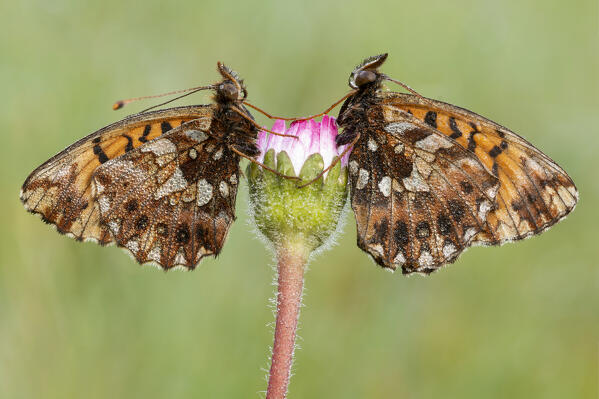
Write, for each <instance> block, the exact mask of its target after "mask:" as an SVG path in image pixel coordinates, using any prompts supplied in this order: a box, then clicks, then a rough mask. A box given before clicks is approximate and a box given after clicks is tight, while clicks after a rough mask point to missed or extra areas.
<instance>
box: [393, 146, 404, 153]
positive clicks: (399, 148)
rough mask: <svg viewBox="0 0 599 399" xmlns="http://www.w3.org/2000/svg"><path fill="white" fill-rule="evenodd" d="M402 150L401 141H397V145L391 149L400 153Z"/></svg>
mask: <svg viewBox="0 0 599 399" xmlns="http://www.w3.org/2000/svg"><path fill="white" fill-rule="evenodd" d="M403 150H404V146H403V144H402V143H399V144H398V145H396V146H395V148H394V149H393V151H395V153H396V154H401V153H402V152H403Z"/></svg>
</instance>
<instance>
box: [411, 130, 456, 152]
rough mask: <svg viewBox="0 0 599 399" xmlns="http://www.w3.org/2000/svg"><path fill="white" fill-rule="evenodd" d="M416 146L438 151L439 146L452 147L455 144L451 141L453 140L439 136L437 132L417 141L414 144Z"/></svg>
mask: <svg viewBox="0 0 599 399" xmlns="http://www.w3.org/2000/svg"><path fill="white" fill-rule="evenodd" d="M414 146H415V147H417V148H421V149H423V150H425V151H429V152H437V151H438V150H439V148H450V147H452V146H453V144H452V143H451V141H449V140H447V139H445V138H443V137H441V136H438V135H436V134H430V135H428V136H426V137H425V138H423V139H422V140H420V141H417V142H416V143H415V144H414Z"/></svg>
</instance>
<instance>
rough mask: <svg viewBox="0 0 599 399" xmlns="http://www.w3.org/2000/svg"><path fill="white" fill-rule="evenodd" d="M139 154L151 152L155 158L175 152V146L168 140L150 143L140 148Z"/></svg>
mask: <svg viewBox="0 0 599 399" xmlns="http://www.w3.org/2000/svg"><path fill="white" fill-rule="evenodd" d="M140 150H141V152H153V153H154V155H156V156H158V157H159V156H161V155H165V154H170V153H173V152H177V146H176V145H174V144H173V143H172V142H171V141H170V140H168V139H158V140H154V141H150V142H149V143H146V144H144V145H143V146H141V147H140Z"/></svg>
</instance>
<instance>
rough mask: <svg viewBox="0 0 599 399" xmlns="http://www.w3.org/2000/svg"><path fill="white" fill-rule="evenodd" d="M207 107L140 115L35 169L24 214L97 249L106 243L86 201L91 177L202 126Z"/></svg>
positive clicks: (25, 195)
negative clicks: (163, 138)
mask: <svg viewBox="0 0 599 399" xmlns="http://www.w3.org/2000/svg"><path fill="white" fill-rule="evenodd" d="M212 109H213V107H212V106H189V107H178V108H171V109H165V110H160V111H154V112H146V113H141V114H136V115H132V116H129V117H127V118H125V119H123V120H121V121H119V122H116V123H113V124H111V125H109V126H106V127H105V128H103V129H100V130H98V131H96V132H95V133H92V134H90V135H89V136H87V137H84V138H82V139H81V140H79V141H77V142H76V143H74V144H72V145H71V146H69V147H68V148H66V149H65V150H63V151H61V152H60V153H58V154H57V155H55V156H54V157H52V158H50V159H49V160H48V161H46V162H45V163H44V164H42V165H41V166H39V167H38V168H37V169H35V170H34V171H33V172H32V173H31V174H30V175H29V177H28V178H27V180H25V183H24V184H23V187H22V189H21V201H22V202H23V204H24V206H25V208H26V209H27V210H28V211H29V212H32V213H35V214H39V215H40V216H41V217H42V219H43V220H44V221H45V222H47V223H51V224H53V225H55V226H56V228H57V230H58V231H59V232H60V233H63V234H68V235H70V236H72V237H74V238H76V239H77V240H92V241H97V242H99V243H101V244H107V243H109V242H111V241H112V238H111V237H110V234H109V232H108V230H107V229H106V228H105V227H104V226H102V225H100V223H99V212H98V209H97V206H96V201H95V199H94V198H93V197H92V195H91V176H92V174H93V173H94V171H95V170H96V169H97V168H98V167H99V166H100V165H102V164H104V163H105V162H107V161H109V160H111V159H114V158H117V157H119V156H121V155H123V154H125V153H127V152H129V151H132V150H133V149H135V148H137V147H139V146H141V145H143V144H144V143H147V142H148V141H150V140H152V139H154V138H156V137H158V136H160V135H162V134H164V133H165V132H167V131H169V130H171V129H172V128H173V127H176V126H179V125H180V124H181V123H183V122H185V121H189V120H193V119H197V118H204V119H207V120H208V121H209V120H210V117H211V115H212Z"/></svg>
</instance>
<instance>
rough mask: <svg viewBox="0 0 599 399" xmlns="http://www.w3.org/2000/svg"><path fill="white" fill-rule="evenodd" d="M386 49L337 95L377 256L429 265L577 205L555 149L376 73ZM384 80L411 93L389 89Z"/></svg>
mask: <svg viewBox="0 0 599 399" xmlns="http://www.w3.org/2000/svg"><path fill="white" fill-rule="evenodd" d="M386 58H387V54H381V55H377V56H374V57H370V58H367V59H366V60H364V61H363V62H362V63H361V64H360V65H358V66H357V67H356V68H355V69H354V70H353V72H352V73H351V74H350V77H349V85H350V87H351V88H352V91H351V92H350V93H349V94H348V95H346V96H345V97H344V98H342V99H341V100H340V101H338V102H337V104H338V103H340V102H341V101H343V100H344V99H345V101H344V103H343V105H342V107H341V109H340V111H339V115H338V118H337V123H338V125H339V127H341V128H343V131H342V133H341V134H339V135H338V136H337V138H336V142H337V145H339V146H341V145H345V144H351V145H352V146H353V150H352V152H351V154H350V156H349V174H350V179H349V180H350V197H351V206H352V209H353V211H354V214H355V218H356V225H357V231H358V240H357V241H358V246H359V247H360V248H361V249H362V250H364V251H366V252H367V253H369V254H370V255H371V256H372V257H373V259H374V260H375V261H376V262H377V263H378V264H379V265H381V266H383V267H386V268H391V269H393V270H395V269H397V268H398V267H401V268H402V272H403V273H404V274H409V273H414V272H418V273H425V274H428V273H431V272H433V271H435V270H437V269H438V268H439V267H441V266H443V265H445V264H447V263H452V262H454V261H455V260H456V259H457V257H458V255H460V253H462V252H463V251H464V250H465V249H466V248H468V247H469V246H472V245H500V244H503V243H506V242H510V241H514V240H521V239H524V238H527V237H530V236H532V235H535V234H539V233H541V232H543V231H545V230H546V229H548V228H549V227H551V226H552V225H553V224H555V223H557V222H558V221H560V220H561V219H563V218H564V217H565V216H566V215H567V214H568V213H570V212H571V211H572V210H573V209H574V207H575V205H576V202H577V200H578V191H577V189H576V186H575V185H574V182H573V181H572V180H571V179H570V177H569V176H568V175H567V174H566V172H564V170H563V169H562V168H560V167H559V166H558V165H557V164H556V163H555V162H554V161H553V160H551V158H549V157H548V156H547V155H545V154H543V153H542V152H541V151H539V150H538V149H537V148H535V147H534V146H533V145H532V144H530V143H529V142H528V141H526V140H525V139H523V138H522V137H520V136H518V135H517V134H515V133H514V132H512V131H510V130H509V129H507V128H505V127H503V126H501V125H499V124H497V123H495V122H492V121H490V120H488V119H486V118H484V117H482V116H480V115H477V114H475V113H474V112H472V111H468V110H466V109H463V108H460V107H457V106H455V105H451V104H446V103H444V102H441V101H437V100H432V99H429V98H425V97H422V96H421V95H419V94H418V93H416V92H414V91H413V90H412V89H410V88H409V87H408V86H406V85H404V84H403V83H401V82H398V81H395V80H393V79H391V78H390V77H388V76H387V75H385V74H383V73H381V72H379V70H378V69H379V67H380V66H381V65H382V64H383V63H384V62H385V60H386ZM386 80H388V81H393V82H396V83H398V84H400V85H402V86H403V87H404V88H406V89H407V90H408V91H410V92H411V93H409V94H404V93H398V92H391V91H386V90H383V82H384V81H386ZM333 106H335V104H334V105H333ZM331 108H332V107H331ZM331 108H329V110H330V109H331ZM327 111H328V110H327ZM327 111H325V112H327Z"/></svg>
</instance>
